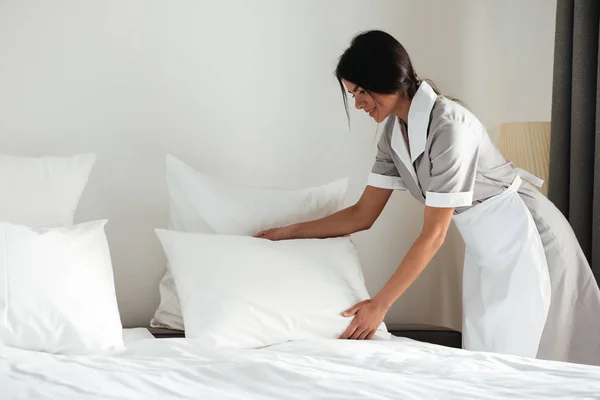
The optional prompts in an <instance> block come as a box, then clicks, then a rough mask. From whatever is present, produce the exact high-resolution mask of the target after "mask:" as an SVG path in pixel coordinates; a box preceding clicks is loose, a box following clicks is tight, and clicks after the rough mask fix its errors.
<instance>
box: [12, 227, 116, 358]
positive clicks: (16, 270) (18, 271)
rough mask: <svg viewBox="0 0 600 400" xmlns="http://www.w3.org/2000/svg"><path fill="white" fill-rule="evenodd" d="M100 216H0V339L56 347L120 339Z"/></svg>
mask: <svg viewBox="0 0 600 400" xmlns="http://www.w3.org/2000/svg"><path fill="white" fill-rule="evenodd" d="M105 224H106V220H100V221H92V222H87V223H83V224H78V225H74V226H70V227H57V228H37V229H34V228H30V227H27V226H24V225H17V224H10V223H6V222H0V344H4V345H9V346H13V347H17V348H23V349H29V350H37V351H45V352H51V353H62V354H75V353H80V354H86V353H97V352H104V351H114V350H115V349H118V348H119V347H122V345H123V338H122V332H121V330H122V327H121V320H120V316H119V310H118V307H117V298H116V293H115V288H114V280H113V271H112V264H111V259H110V251H109V248H108V243H107V240H106V235H105V232H104V226H105Z"/></svg>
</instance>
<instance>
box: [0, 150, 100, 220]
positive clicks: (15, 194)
mask: <svg viewBox="0 0 600 400" xmlns="http://www.w3.org/2000/svg"><path fill="white" fill-rule="evenodd" d="M95 162H96V155H95V154H93V153H84V154H76V155H73V156H65V157H25V156H12V155H6V154H0V193H1V194H2V195H1V196H0V221H4V222H11V223H14V224H23V225H28V226H31V227H56V226H69V225H72V224H73V218H74V215H75V211H76V209H77V205H78V204H79V199H80V197H81V195H82V193H83V191H84V189H85V187H86V185H87V182H88V178H89V175H90V172H91V170H92V167H93V166H94V163H95Z"/></svg>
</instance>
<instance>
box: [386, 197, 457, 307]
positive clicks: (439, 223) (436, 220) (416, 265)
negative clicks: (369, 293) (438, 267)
mask: <svg viewBox="0 0 600 400" xmlns="http://www.w3.org/2000/svg"><path fill="white" fill-rule="evenodd" d="M453 211H454V209H453V208H435V207H425V216H424V221H423V229H422V231H421V234H420V235H419V237H418V238H417V240H416V241H415V242H414V243H413V245H412V246H411V248H410V249H409V250H408V252H407V253H406V255H405V256H404V259H403V260H402V262H401V263H400V266H399V267H398V269H397V270H396V272H395V273H394V274H393V275H392V277H391V278H390V279H389V280H388V281H387V283H386V284H385V286H384V287H383V288H382V289H381V290H380V291H379V293H378V294H377V295H376V296H375V297H374V300H375V301H376V302H380V303H381V304H382V305H383V306H384V307H385V308H386V309H387V308H390V307H391V306H392V304H394V302H395V301H396V299H398V297H400V295H402V293H404V291H405V290H406V289H408V287H409V286H410V285H412V283H413V282H414V281H415V280H416V279H417V277H418V276H419V275H420V274H421V272H423V270H424V269H425V267H426V266H427V264H429V262H430V261H431V259H432V258H433V256H434V255H435V253H437V251H438V250H439V248H440V247H441V246H442V244H443V243H444V240H445V238H446V233H447V231H448V226H449V225H450V221H451V219H452V215H453Z"/></svg>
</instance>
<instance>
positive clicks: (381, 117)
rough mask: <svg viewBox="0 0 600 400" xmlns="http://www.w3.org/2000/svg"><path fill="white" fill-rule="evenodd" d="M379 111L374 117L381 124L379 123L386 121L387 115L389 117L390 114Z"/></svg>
mask: <svg viewBox="0 0 600 400" xmlns="http://www.w3.org/2000/svg"><path fill="white" fill-rule="evenodd" d="M378 111H379V110H378ZM378 111H376V112H375V115H374V116H373V119H374V120H375V122H377V123H378V124H379V123H382V122H383V121H385V120H386V119H387V117H389V114H384V115H379V112H378Z"/></svg>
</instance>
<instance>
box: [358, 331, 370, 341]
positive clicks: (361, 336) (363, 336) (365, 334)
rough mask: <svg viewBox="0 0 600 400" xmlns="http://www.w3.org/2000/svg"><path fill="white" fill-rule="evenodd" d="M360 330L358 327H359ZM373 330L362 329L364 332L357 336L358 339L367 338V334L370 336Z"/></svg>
mask: <svg viewBox="0 0 600 400" xmlns="http://www.w3.org/2000/svg"><path fill="white" fill-rule="evenodd" d="M357 332H358V329H357ZM370 332H371V330H370V329H365V330H364V331H362V333H361V334H360V335H358V336H357V337H356V339H357V340H365V339H366V338H367V336H369V333H370Z"/></svg>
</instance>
